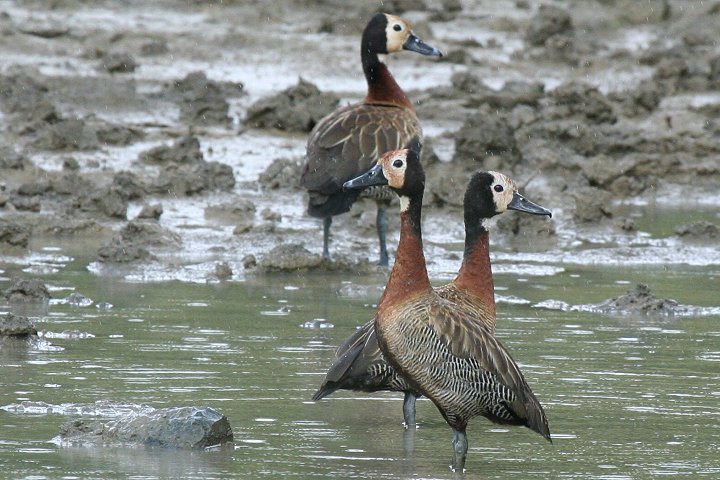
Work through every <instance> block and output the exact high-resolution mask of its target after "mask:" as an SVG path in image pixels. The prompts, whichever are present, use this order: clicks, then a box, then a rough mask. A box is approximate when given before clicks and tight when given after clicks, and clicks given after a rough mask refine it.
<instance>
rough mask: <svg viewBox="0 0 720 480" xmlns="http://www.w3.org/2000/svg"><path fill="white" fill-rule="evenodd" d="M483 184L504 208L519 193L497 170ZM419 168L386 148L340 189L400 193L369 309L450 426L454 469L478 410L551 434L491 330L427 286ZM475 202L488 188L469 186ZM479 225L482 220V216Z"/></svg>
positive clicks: (406, 372)
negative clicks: (387, 259) (385, 268)
mask: <svg viewBox="0 0 720 480" xmlns="http://www.w3.org/2000/svg"><path fill="white" fill-rule="evenodd" d="M477 176H478V177H479V179H478V181H480V182H485V184H486V185H487V184H489V185H490V186H491V188H492V190H493V191H494V192H496V193H498V194H500V195H499V196H496V195H495V194H493V196H492V198H493V199H496V198H499V199H500V200H499V201H498V202H496V201H493V202H491V203H490V204H488V202H485V204H486V205H488V206H489V207H491V208H492V209H493V210H495V209H497V210H499V211H504V210H505V209H507V208H508V207H509V205H510V204H513V203H514V204H515V205H518V204H520V205H522V204H523V203H524V202H523V201H522V200H519V199H518V200H515V199H516V195H517V192H515V191H514V189H512V188H509V189H506V188H505V185H504V184H503V183H502V181H498V178H496V175H495V174H491V173H480V174H477ZM424 184H425V174H424V172H423V169H422V165H421V164H420V159H419V155H418V153H417V152H416V151H414V150H412V149H406V150H400V151H395V152H389V153H387V154H385V155H384V156H383V157H381V158H380V160H378V163H377V165H375V166H374V167H373V168H371V169H370V170H369V171H368V172H367V173H365V174H364V175H362V176H360V177H358V178H355V179H352V180H350V181H348V182H345V187H346V188H365V187H366V186H369V185H389V186H390V188H391V189H392V190H394V191H395V192H396V193H397V194H398V195H399V197H400V243H399V245H398V249H397V252H396V255H395V264H394V265H393V268H392V271H391V272H390V278H389V280H388V283H387V285H386V286H385V291H384V292H383V294H382V296H381V298H380V301H379V303H378V307H377V312H376V314H375V335H376V337H377V341H378V345H379V346H380V350H381V351H382V353H383V355H384V356H385V358H386V359H387V361H388V362H389V363H390V365H391V366H392V367H393V368H394V369H395V370H396V371H397V372H398V374H399V375H400V376H402V377H403V378H405V380H406V381H407V382H408V383H409V385H410V387H411V388H412V389H413V390H415V391H417V392H419V393H421V394H422V395H425V396H426V397H428V398H429V399H430V400H431V401H432V402H433V403H434V404H435V406H437V408H438V410H440V413H441V414H442V415H443V417H444V418H445V420H446V421H447V423H448V424H449V425H450V427H451V428H452V429H453V438H452V450H453V459H452V465H451V468H452V469H453V471H456V472H457V471H459V472H463V471H464V470H465V459H466V456H467V448H468V443H467V435H466V433H465V430H466V427H467V424H468V422H469V421H470V419H471V418H473V417H476V416H484V417H486V418H488V419H489V420H490V421H492V422H494V423H499V424H503V425H524V426H527V427H529V428H530V429H532V430H534V431H536V432H538V433H539V434H540V435H542V436H543V437H545V438H546V439H548V440H550V429H549V427H548V423H547V418H546V416H545V412H544V411H543V408H542V406H541V405H540V402H539V401H538V400H537V398H536V397H535V395H534V394H533V392H532V390H531V389H530V387H529V386H528V384H527V382H526V381H525V378H524V377H523V374H522V373H521V372H520V369H519V368H518V366H517V364H516V363H515V361H514V360H513V359H512V357H511V356H510V354H509V353H508V351H507V350H506V349H505V347H504V346H503V345H502V344H501V343H500V341H499V340H498V339H497V338H495V335H494V334H493V332H492V330H491V329H490V328H488V327H487V326H486V325H483V324H482V323H481V322H478V321H477V318H476V317H475V315H474V314H473V311H472V309H468V308H467V306H465V305H463V304H462V303H453V302H450V301H449V300H447V299H444V298H442V297H441V296H440V295H439V294H438V293H437V292H436V291H435V290H433V288H432V287H431V285H430V280H429V278H428V274H427V268H426V264H425V256H424V254H423V248H422V232H421V228H420V217H421V210H422V197H423V189H424ZM471 195H477V197H478V201H481V199H482V198H483V196H487V193H486V192H485V191H483V190H479V191H478V192H475V191H473V192H472V193H471ZM480 226H481V230H480V232H482V229H486V226H485V225H483V222H481V225H480Z"/></svg>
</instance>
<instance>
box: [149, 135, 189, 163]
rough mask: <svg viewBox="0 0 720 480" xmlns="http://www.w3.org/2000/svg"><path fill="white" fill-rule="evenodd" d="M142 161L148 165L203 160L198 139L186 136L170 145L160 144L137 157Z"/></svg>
mask: <svg viewBox="0 0 720 480" xmlns="http://www.w3.org/2000/svg"><path fill="white" fill-rule="evenodd" d="M138 160H140V162H142V163H147V164H150V165H167V164H172V163H174V164H196V163H200V162H202V161H203V154H202V151H201V150H200V141H199V140H198V139H197V138H196V137H191V136H186V137H182V138H181V139H180V140H178V141H177V142H175V143H174V144H172V145H169V146H168V145H160V146H158V147H155V148H152V149H150V150H147V151H145V152H142V153H141V154H140V156H139V157H138Z"/></svg>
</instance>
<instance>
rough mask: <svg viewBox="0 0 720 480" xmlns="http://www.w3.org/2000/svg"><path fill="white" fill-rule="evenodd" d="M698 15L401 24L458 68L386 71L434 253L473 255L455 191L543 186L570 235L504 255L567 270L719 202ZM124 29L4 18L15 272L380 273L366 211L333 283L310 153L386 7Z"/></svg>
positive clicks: (551, 15)
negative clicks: (422, 172)
mask: <svg viewBox="0 0 720 480" xmlns="http://www.w3.org/2000/svg"><path fill="white" fill-rule="evenodd" d="M686 6H687V4H686V3H683V2H679V1H677V2H676V1H669V0H657V1H651V2H642V5H640V4H638V3H637V2H625V1H622V2H620V1H618V2H604V1H597V2H588V3H580V4H578V3H574V2H555V3H554V4H553V5H552V6H548V5H542V6H540V5H536V4H534V3H533V2H508V3H507V4H503V5H502V6H491V5H482V6H474V5H473V6H471V5H465V4H462V3H460V2H441V3H440V4H435V3H434V2H426V3H420V4H412V5H408V4H406V2H391V3H390V4H387V3H385V4H384V8H385V9H387V10H394V11H395V12H396V13H402V12H405V14H406V15H407V16H408V18H410V19H411V20H412V21H413V24H414V25H415V29H416V31H417V32H418V33H419V34H420V35H421V36H422V37H423V38H424V39H425V40H426V41H428V42H429V43H431V44H433V45H437V46H439V47H440V48H442V49H443V50H444V51H445V52H446V53H447V55H446V56H445V57H444V58H443V59H442V60H440V61H437V62H436V61H430V60H428V59H425V58H416V57H415V56H412V55H410V54H404V53H403V54H398V55H394V56H393V57H392V58H391V59H390V60H389V65H390V67H391V69H392V71H393V73H394V74H395V76H396V78H397V79H398V82H399V83H400V84H401V85H402V86H403V87H404V88H405V90H406V91H407V92H408V95H409V96H410V98H411V99H412V100H413V101H414V102H415V103H416V108H417V111H418V115H419V117H420V119H421V122H422V123H423V126H424V129H425V132H426V140H425V150H424V152H423V160H424V162H425V165H426V169H427V174H428V175H427V177H428V180H427V187H426V188H427V193H426V201H425V203H426V207H427V208H426V210H427V214H426V215H427V218H428V221H427V222H426V224H427V228H426V229H427V232H428V233H427V235H428V238H430V239H435V243H437V244H451V243H454V244H455V245H457V244H461V243H462V226H461V224H460V221H461V220H460V219H461V213H460V211H459V208H460V205H461V202H462V192H463V190H464V187H465V184H466V181H467V178H468V175H469V173H470V172H471V171H473V170H475V169H478V168H484V169H495V170H500V171H502V172H504V173H507V174H509V175H511V176H512V177H513V178H515V179H516V180H517V181H518V182H519V183H520V184H524V183H528V185H527V188H526V189H525V190H524V191H525V193H526V194H527V196H528V198H531V199H541V200H542V201H543V202H544V204H545V205H546V206H548V207H549V208H551V209H553V210H556V211H557V212H558V213H559V214H556V215H555V216H554V217H553V219H552V221H551V222H545V223H543V224H539V223H534V222H533V221H532V220H528V219H525V218H521V217H520V216H508V217H507V218H505V217H503V218H502V220H501V221H500V222H499V233H500V234H501V235H498V236H497V237H496V238H497V239H502V240H503V244H504V245H507V247H506V248H516V249H519V248H526V247H529V246H530V245H532V244H537V242H533V241H532V239H534V238H542V239H544V240H543V242H542V245H543V246H544V247H548V248H551V249H555V250H556V251H568V250H570V251H572V250H574V249H575V248H576V247H577V245H580V244H582V243H584V242H587V241H588V239H594V238H596V237H597V236H598V235H599V234H603V235H605V236H612V237H613V238H616V239H617V238H620V239H621V240H618V241H621V242H622V241H627V242H628V244H631V243H632V242H633V241H634V239H636V237H637V236H638V235H641V234H642V232H640V231H638V227H637V222H636V221H635V220H634V219H633V218H630V217H628V216H626V214H625V213H624V211H625V210H626V209H625V208H624V205H628V204H643V203H647V202H655V201H657V200H658V198H661V199H662V198H663V197H664V194H663V193H662V192H674V193H675V195H676V196H675V200H669V203H670V204H672V203H673V202H676V203H678V205H676V206H678V207H684V208H692V205H694V204H693V203H692V202H696V203H695V204H698V203H699V202H701V201H706V198H703V196H706V195H707V196H710V197H711V198H712V199H711V204H712V202H716V203H720V201H719V200H717V195H716V193H715V186H716V185H717V183H718V180H720V147H719V145H720V141H718V140H719V138H720V122H718V120H717V112H718V111H719V110H720V96H718V95H717V93H716V92H717V88H718V86H720V51H718V48H717V46H716V45H715V42H714V41H713V38H714V35H715V32H717V31H718V30H720V11H719V10H718V9H717V7H716V6H714V5H709V4H703V3H701V2H695V3H693V8H686ZM131 7H132V8H129V9H123V10H122V11H121V10H119V7H117V6H115V5H114V4H112V3H100V4H96V5H93V6H92V7H87V8H89V9H90V10H91V11H95V12H97V13H101V12H102V13H103V14H104V15H106V16H116V17H117V19H118V21H116V22H115V21H111V22H106V23H104V24H102V25H100V26H98V25H96V24H92V25H91V24H90V23H89V20H88V18H90V17H88V16H86V15H83V13H86V12H87V10H85V7H81V6H79V5H76V4H74V3H72V2H61V3H57V2H48V3H46V2H41V1H37V2H33V3H32V12H30V10H29V8H28V7H27V6H25V5H24V4H22V3H20V2H10V3H8V4H7V6H6V8H5V10H4V14H3V16H2V19H0V22H1V23H2V25H1V27H2V30H1V32H2V35H1V36H0V53H2V54H3V55H4V57H5V58H7V59H8V61H7V62H6V64H5V65H4V66H3V67H2V69H1V70H0V109H1V110H2V123H1V124H0V178H2V180H1V181H0V250H1V251H2V252H7V253H8V254H10V255H13V256H14V257H18V256H19V257H22V256H23V255H24V254H26V253H29V252H30V251H32V249H33V245H34V242H38V241H39V242H41V243H42V241H43V240H41V239H43V238H48V237H51V238H62V239H63V241H64V242H68V243H70V244H72V243H75V242H76V241H81V242H82V244H83V245H84V246H85V247H84V248H83V249H82V251H81V252H73V254H75V255H77V254H81V255H83V256H84V257H85V261H86V262H87V263H88V265H89V266H90V268H91V270H92V271H98V272H100V271H102V272H106V273H107V272H111V271H112V268H113V267H112V266H113V265H119V264H122V265H124V266H126V267H128V268H129V269H130V271H132V270H138V269H140V270H141V269H143V268H145V267H146V266H147V265H153V266H154V268H155V269H156V270H160V271H163V272H166V273H164V275H169V276H171V277H172V275H173V273H172V271H173V269H177V268H178V264H180V268H182V266H183V265H182V263H183V260H180V261H178V258H180V259H183V258H185V259H186V260H185V262H187V263H189V264H191V263H197V264H200V265H201V267H200V268H198V269H196V270H194V271H204V273H202V274H198V276H197V277H195V278H194V280H195V281H202V280H203V279H204V278H205V277H206V276H213V277H214V278H218V277H222V278H229V279H232V278H240V277H243V276H245V275H247V274H254V273H262V272H271V271H278V270H279V271H295V270H297V269H303V270H331V271H332V270H345V269H348V268H350V269H359V270H361V271H362V270H363V269H365V268H366V266H365V265H366V263H365V262H367V259H372V258H374V257H375V256H376V253H375V250H376V242H375V239H374V229H373V228H372V222H373V215H374V211H373V207H372V205H371V204H370V202H368V203H367V204H364V203H360V204H358V205H357V206H356V207H354V208H353V211H352V212H351V213H350V214H348V215H343V216H341V217H338V218H337V219H336V221H335V224H334V227H333V239H332V241H333V251H334V252H335V253H334V255H333V262H330V263H328V262H321V261H319V260H318V258H317V256H318V253H319V251H320V243H321V227H320V225H319V223H318V222H316V221H314V220H312V219H309V218H308V217H307V216H306V215H305V206H304V203H305V195H304V192H303V191H302V190H300V189H299V188H298V186H297V179H298V172H299V170H300V168H301V166H302V162H303V158H302V155H303V148H304V143H305V141H306V138H307V132H308V131H309V130H310V129H311V128H312V127H313V126H314V124H315V123H316V122H317V121H318V119H320V118H321V117H322V116H324V115H326V114H327V113H328V112H330V111H332V110H333V109H334V108H336V107H337V106H339V105H345V104H347V103H348V102H352V101H358V100H360V99H361V98H362V97H363V96H364V94H365V92H364V88H365V85H364V80H363V78H362V75H361V70H360V65H359V58H358V52H357V45H358V44H359V33H360V31H361V30H362V28H363V26H364V20H365V19H366V18H367V16H368V15H369V14H370V13H371V12H372V11H373V10H374V9H375V8H376V5H375V3H373V2H369V1H368V2H359V3H357V4H354V5H353V6H348V5H346V4H345V3H342V8H339V7H340V2H337V1H331V0H328V1H321V2H306V1H301V0H297V1H291V2H286V3H285V4H283V5H282V7H279V8H278V10H277V11H271V9H269V8H268V6H267V5H264V4H263V3H262V2H230V3H227V2H225V3H212V4H206V5H203V6H200V5H199V4H198V5H196V4H189V5H185V6H184V9H183V10H182V11H181V12H177V11H176V9H175V7H174V4H172V3H171V2H169V3H163V2H161V3H159V4H155V5H153V6H152V7H151V6H148V5H145V4H143V3H141V2H131ZM31 13H32V14H31ZM140 18H142V19H143V21H142V28H140V27H139V26H137V25H140V21H139V19H140ZM189 18H192V19H193V21H188V19H189ZM261 21H262V28H259V24H260V23H259V22H261ZM277 28H280V29H281V30H282V35H273V34H271V33H268V32H273V31H274V30H275V29H277ZM180 32H182V35H178V33H180ZM209 32H211V33H209ZM677 192H681V193H680V194H678V193H677ZM683 192H687V193H690V194H691V197H692V198H688V197H687V195H683ZM681 199H682V200H683V203H682V204H679V203H680V200H681ZM686 202H689V203H686ZM140 220H142V221H140ZM702 221H705V222H707V223H708V225H707V226H705V225H703V224H695V225H694V226H690V227H685V226H683V225H681V224H679V225H677V232H676V235H677V236H678V238H680V239H681V240H683V241H688V239H692V243H694V244H707V243H708V242H712V241H715V239H716V236H717V234H716V233H717V228H718V227H717V219H716V218H715V219H712V218H710V219H703V220H702ZM448 222H452V223H453V225H454V226H453V228H447V227H446V226H445V225H446V224H447V223H448ZM685 223H687V222H685ZM439 225H443V227H438V226H439ZM396 226H397V219H396V218H394V216H393V217H392V218H391V219H390V231H391V234H392V233H393V229H394V228H395V229H396ZM395 232H396V230H395ZM623 238H625V239H627V240H622V239H623ZM591 241H594V240H591ZM88 245H89V246H88ZM288 245H297V247H293V248H296V250H294V251H292V252H291V251H288V250H287V246H288ZM283 246H285V247H283ZM278 247H280V248H286V250H284V251H283V252H282V253H281V254H279V253H278V251H276V250H274V249H275V248H278ZM391 250H392V248H391ZM88 252H89V253H88ZM454 255H456V252H454V251H444V252H441V255H440V256H441V257H442V258H443V259H450V260H452V258H454V257H453V256H454ZM170 258H172V260H169V259H170ZM18 263H19V264H22V263H23V260H19V261H18ZM450 263H451V262H450ZM95 264H100V265H105V266H108V265H109V266H111V268H110V269H108V268H104V267H102V268H101V267H93V265H95ZM220 264H224V265H226V266H227V269H221V271H216V266H217V265H220ZM438 264H439V266H438V267H436V266H435V265H434V264H433V263H432V262H431V265H430V268H445V267H444V265H445V262H444V260H443V261H441V262H438ZM14 268H15V267H11V270H13V269H14ZM18 270H19V269H18ZM125 271H127V269H126V270H125ZM228 272H230V273H229V274H228ZM218 274H219V275H218ZM164 278H165V277H164ZM175 278H179V277H177V275H176V277H175ZM183 279H187V278H183Z"/></svg>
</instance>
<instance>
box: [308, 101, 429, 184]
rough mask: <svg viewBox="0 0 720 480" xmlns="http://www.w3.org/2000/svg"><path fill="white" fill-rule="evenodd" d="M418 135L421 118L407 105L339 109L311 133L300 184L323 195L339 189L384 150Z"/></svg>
mask: <svg viewBox="0 0 720 480" xmlns="http://www.w3.org/2000/svg"><path fill="white" fill-rule="evenodd" d="M416 136H417V137H421V136H422V129H421V127H420V122H419V121H418V119H417V116H416V115H415V112H413V111H412V110H409V109H406V108H401V107H396V106H387V105H366V104H362V103H361V104H355V105H350V106H347V107H344V108H341V109H339V110H336V111H334V112H333V113H331V114H330V115H328V116H327V117H325V118H323V119H322V120H321V121H320V122H318V124H317V125H316V126H315V128H314V129H313V131H312V132H311V133H310V138H309V139H308V144H307V159H306V164H305V167H304V169H303V173H302V176H301V178H300V185H301V186H302V187H304V188H305V189H307V190H310V191H314V192H319V193H322V194H324V195H330V194H332V193H335V192H338V191H340V190H342V184H343V183H344V182H345V181H347V180H349V179H351V178H353V177H356V176H358V175H360V174H362V173H364V172H365V171H366V170H368V169H369V168H370V167H371V166H372V164H373V163H374V162H375V161H376V160H377V159H378V158H379V157H380V155H381V154H383V153H385V152H386V151H388V150H395V149H398V148H403V147H404V146H405V145H406V144H407V143H408V142H409V141H410V140H411V139H412V138H413V137H416Z"/></svg>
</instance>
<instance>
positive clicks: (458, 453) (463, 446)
mask: <svg viewBox="0 0 720 480" xmlns="http://www.w3.org/2000/svg"><path fill="white" fill-rule="evenodd" d="M452 447H453V462H452V465H450V469H451V470H452V471H453V472H457V473H464V472H465V457H466V456H467V449H468V442H467V435H466V434H465V431H464V430H463V431H460V430H455V429H454V428H453V439H452Z"/></svg>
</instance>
